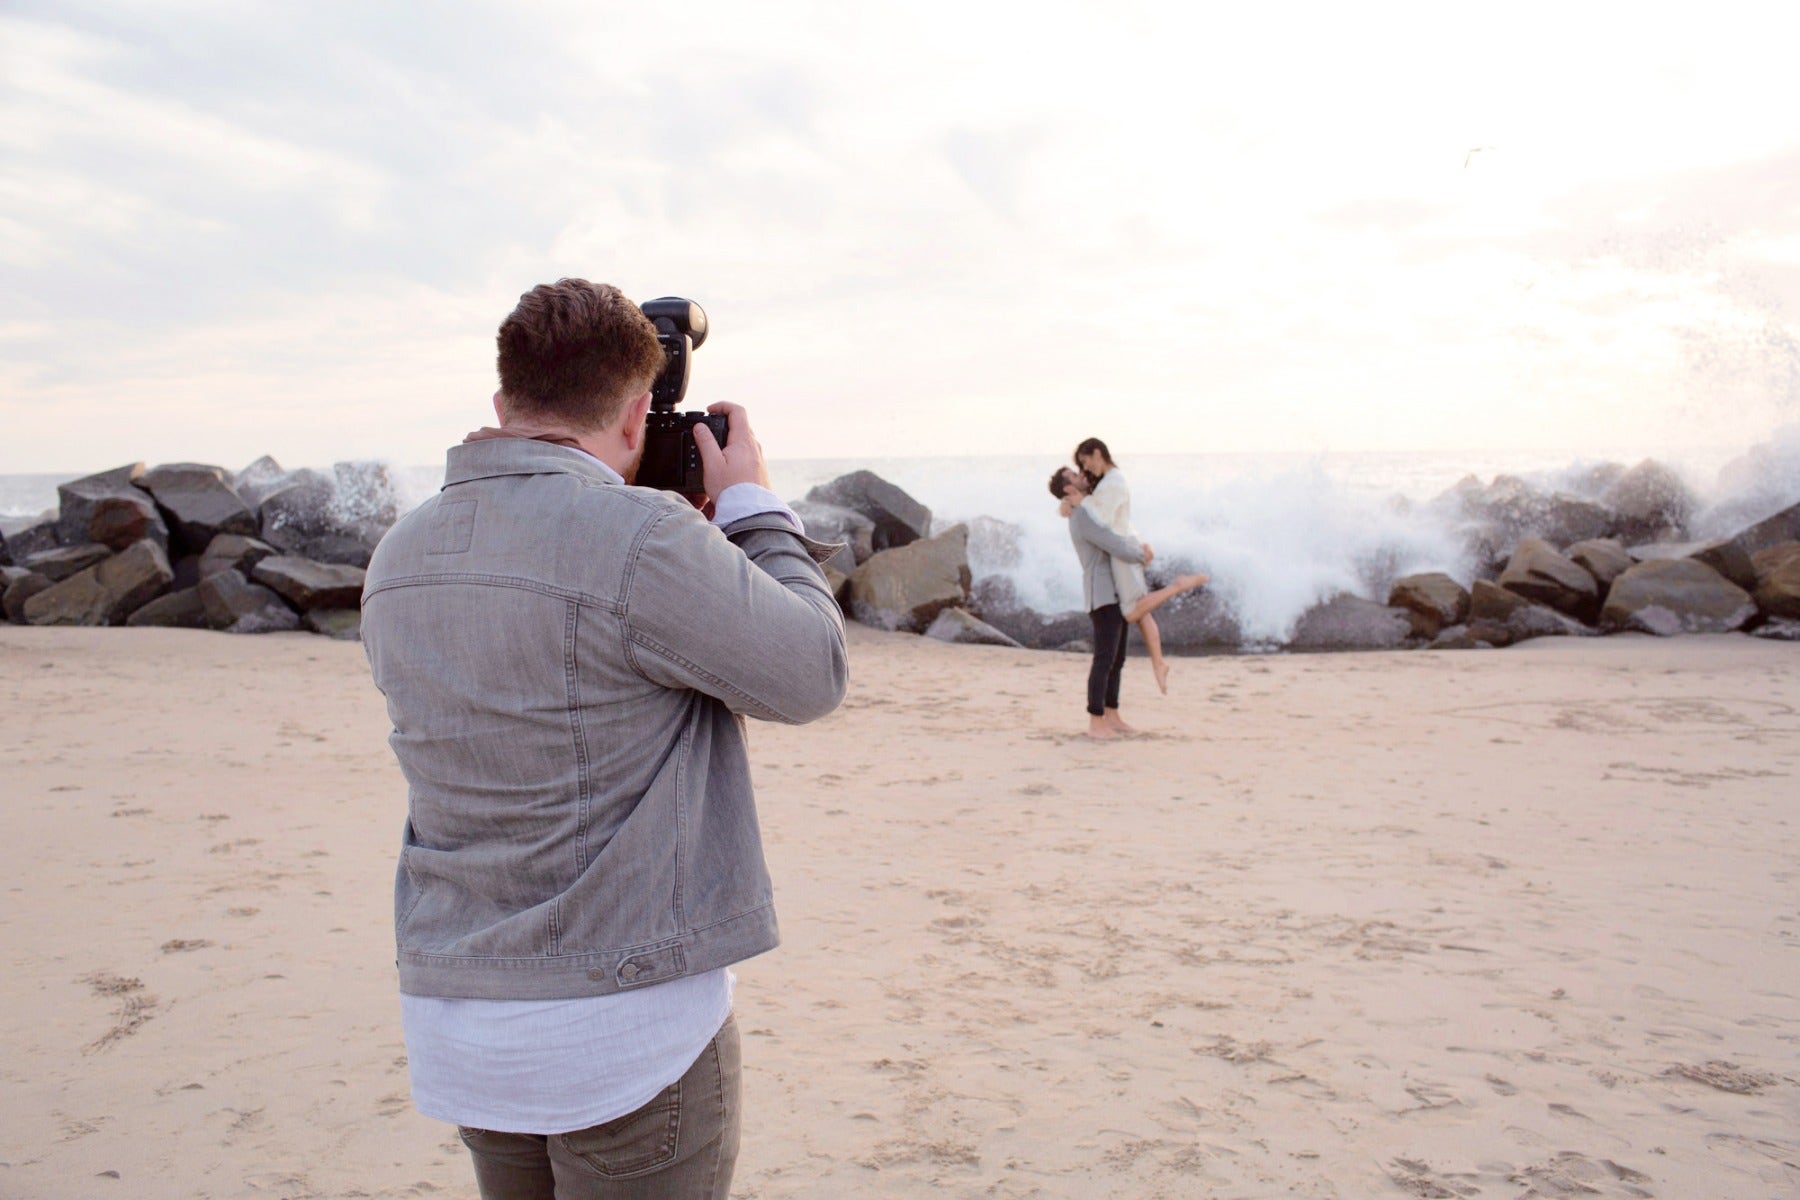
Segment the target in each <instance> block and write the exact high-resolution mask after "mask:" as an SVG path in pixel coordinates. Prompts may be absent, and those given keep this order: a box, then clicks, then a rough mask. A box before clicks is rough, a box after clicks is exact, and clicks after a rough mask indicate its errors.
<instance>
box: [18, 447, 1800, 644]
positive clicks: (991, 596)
mask: <svg viewBox="0 0 1800 1200" xmlns="http://www.w3.org/2000/svg"><path fill="white" fill-rule="evenodd" d="M57 490H58V500H59V504H58V507H57V509H56V510H55V511H52V512H48V513H45V514H43V515H42V516H41V517H40V518H39V519H37V520H35V521H30V522H25V523H23V524H18V523H15V524H14V525H13V526H12V528H11V530H10V532H6V533H5V534H4V535H0V613H4V616H5V619H6V620H8V621H11V622H14V623H19V624H34V625H133V626H145V625H160V626H170V627H178V628H194V629H215V630H223V631H227V632H232V633H259V632H269V631H278V630H309V631H311V632H314V633H319V634H324V635H326V636H330V637H341V638H354V637H357V636H358V627H359V623H360V616H359V612H358V605H359V602H360V597H361V594H362V585H363V574H364V569H365V568H366V567H367V566H368V563H369V557H370V555H371V554H372V553H373V551H374V549H375V545H376V543H377V542H379V541H380V539H381V536H382V534H383V533H385V532H386V531H387V529H388V527H389V526H391V525H392V524H393V522H394V521H395V519H396V518H397V516H398V514H399V498H398V496H397V494H396V491H395V488H394V483H393V480H392V478H391V477H390V475H389V473H388V471H387V469H386V468H385V467H383V466H382V465H380V464H377V463H339V464H337V465H335V466H333V467H332V468H330V469H329V470H325V471H316V470H297V471H287V470H284V469H283V468H282V467H281V466H280V464H278V463H277V462H275V460H273V459H271V458H261V459H258V460H257V461H256V462H253V463H251V464H250V465H249V466H247V467H245V468H244V469H243V470H241V471H238V472H235V473H234V472H230V471H227V470H224V469H223V468H220V467H215V466H207V465H203V464H197V463H170V464H165V465H162V466H158V467H153V468H148V469H147V468H146V467H145V466H144V464H142V463H132V464H129V465H127V466H123V467H117V468H114V469H113V470H110V471H103V472H100V473H99V474H96V475H90V476H87V477H86V478H83V479H77V480H74V481H72V482H70V483H65V484H63V485H62V486H61V487H60V488H58V489H57ZM1431 504H1432V506H1433V507H1434V508H1435V509H1436V510H1437V511H1438V512H1439V513H1440V514H1442V515H1444V516H1446V517H1447V518H1448V519H1449V520H1450V522H1451V523H1452V524H1453V525H1454V527H1455V528H1456V529H1457V531H1458V532H1459V534H1460V536H1461V537H1462V539H1463V543H1464V549H1465V552H1466V558H1467V561H1468V562H1470V563H1473V564H1474V571H1473V573H1472V575H1473V577H1472V578H1470V580H1469V584H1468V586H1464V584H1463V583H1461V582H1459V581H1458V580H1457V579H1455V578H1452V577H1451V576H1450V575H1449V574H1446V573H1443V572H1427V573H1422V574H1414V575H1408V576H1404V577H1401V578H1397V579H1391V580H1383V581H1381V583H1382V590H1381V591H1378V592H1376V594H1374V595H1354V594H1351V593H1348V592H1345V593H1340V594H1337V595H1334V596H1327V597H1324V598H1322V599H1321V600H1320V602H1319V603H1317V604H1315V605H1314V606H1313V607H1312V608H1311V609H1309V610H1308V611H1307V612H1305V613H1304V614H1302V615H1301V617H1300V619H1299V620H1298V621H1297V622H1296V624H1295V627H1294V629H1293V630H1292V631H1291V633H1290V636H1289V637H1288V639H1287V640H1286V641H1285V642H1284V643H1283V645H1284V646H1285V647H1286V648H1289V649H1295V650H1359V649H1398V648H1430V649H1471V648H1486V647H1497V646H1508V645H1512V644H1514V643H1516V642H1521V641H1525V640H1527V639H1530V638H1539V637H1583V636H1596V635H1601V634H1611V633H1625V632H1630V633H1647V634H1654V635H1658V636H1667V635H1671V634H1678V633H1693V632H1731V631H1744V632H1749V633H1754V634H1756V635H1757V636H1762V637H1776V638H1784V639H1790V640H1794V639H1800V504H1796V505H1792V506H1790V507H1788V508H1786V509H1783V510H1781V511H1779V512H1775V513H1773V514H1768V515H1762V514H1757V518H1756V519H1755V520H1754V521H1753V522H1751V523H1748V524H1746V525H1745V526H1744V527H1743V528H1742V529H1740V530H1739V531H1738V532H1737V533H1736V534H1734V535H1733V536H1731V537H1726V538H1715V539H1712V540H1708V541H1695V540H1692V539H1691V538H1690V536H1689V533H1690V530H1689V528H1688V523H1689V522H1690V521H1691V520H1692V518H1693V514H1694V513H1695V512H1696V511H1698V509H1699V505H1698V504H1697V503H1696V502H1695V498H1694V497H1693V496H1692V495H1691V494H1689V493H1688V491H1687V490H1686V488H1685V486H1684V485H1683V484H1682V482H1681V480H1680V478H1679V476H1677V475H1676V474H1675V472H1673V471H1671V470H1669V469H1668V468H1666V467H1664V466H1662V465H1661V464H1658V463H1656V462H1653V461H1646V462H1643V463H1640V464H1638V465H1637V466H1635V467H1631V468H1626V467H1625V466H1623V465H1621V464H1610V465H1606V466H1602V467H1597V468H1594V469H1593V471H1592V478H1590V479H1587V480H1585V481H1583V482H1582V485H1581V494H1579V495H1577V494H1574V493H1569V492H1546V491H1543V490H1541V489H1538V488H1536V487H1535V486H1534V485H1532V484H1531V483H1529V482H1527V481H1525V480H1523V479H1519V478H1517V477H1512V476H1499V477H1497V478H1495V479H1494V480H1492V481H1491V482H1489V483H1486V484H1483V483H1482V482H1481V481H1480V480H1478V479H1476V478H1474V477H1470V478H1467V479H1464V480H1463V481H1462V482H1460V483H1458V484H1457V485H1456V486H1455V487H1453V488H1451V489H1449V490H1448V491H1446V492H1445V493H1444V494H1443V495H1442V496H1440V497H1438V498H1437V499H1436V500H1434V501H1432V502H1431ZM792 507H793V509H794V512H795V513H796V515H798V516H799V517H800V519H801V520H802V522H803V523H804V524H805V526H806V529H807V532H808V533H809V534H810V535H812V536H813V537H815V538H819V539H820V540H823V541H830V542H839V543H842V544H843V547H844V548H843V549H842V550H841V551H839V553H838V554H837V555H836V556H835V557H833V558H832V559H831V560H830V561H829V562H827V563H826V565H825V573H826V577H827V579H828V581H829V582H830V585H831V587H832V589H833V593H834V594H835V595H836V597H837V599H838V603H839V604H840V605H841V606H842V607H843V609H844V612H845V614H846V615H847V616H849V617H850V618H851V619H852V620H856V621H860V622H863V623H865V624H868V625H872V626H875V627H877V628H880V629H887V630H895V631H905V632H911V633H917V634H921V635H924V636H928V637H932V638H936V639H940V640H943V641H950V642H957V643H965V644H980V645H998V646H1018V647H1026V648H1030V649H1054V650H1072V651H1073V650H1079V651H1083V652H1085V651H1086V650H1087V649H1088V640H1087V639H1088V637H1089V632H1090V627H1089V622H1088V619H1087V614H1085V613H1082V612H1074V611H1070V612H1059V613H1041V612H1037V611H1035V610H1033V609H1031V608H1030V607H1029V606H1027V605H1025V604H1024V603H1022V602H1021V601H1020V599H1019V597H1018V594H1017V592H1016V591H1015V589H1014V588H1013V586H1012V584H1011V581H1010V580H1009V579H1007V578H1006V577H1005V576H1004V575H1003V574H989V575H986V576H983V577H980V578H976V577H975V575H974V573H973V571H972V570H971V565H970V553H971V547H974V548H975V549H976V550H977V551H978V552H979V554H980V556H981V559H982V561H984V562H987V563H990V564H991V563H996V562H998V563H1002V564H1003V563H1004V562H1006V561H1007V551H1008V549H1009V547H1010V549H1011V553H1012V554H1013V557H1014V558H1015V559H1016V557H1017V538H1018V533H1019V531H1018V530H1017V529H1016V528H1015V527H1013V526H1010V525H1008V524H1007V523H1006V522H1004V521H998V520H995V519H993V518H989V517H982V518H977V519H976V520H974V521H972V522H969V523H968V524H956V525H950V526H948V527H945V526H943V525H942V524H941V523H939V522H934V521H933V519H932V514H931V510H930V509H929V508H927V507H926V506H925V505H924V504H921V503H920V502H919V501H918V500H916V499H915V498H914V497H912V496H910V495H908V494H907V493H906V492H905V491H904V490H902V489H901V488H899V487H897V486H895V485H894V484H892V483H890V482H888V481H887V480H885V479H882V478H881V477H880V476H879V475H876V474H875V473H873V472H871V471H866V470H865V471H855V472H852V473H851V474H848V475H844V476H840V477H839V478H837V479H834V480H832V481H831V482H829V483H826V484H822V485H821V486H819V487H816V488H813V489H812V490H811V491H810V492H809V493H808V494H807V495H806V497H805V498H804V499H800V500H796V501H794V502H793V505H792ZM1198 566H1200V564H1184V563H1180V562H1171V563H1163V562H1162V561H1161V560H1159V561H1158V564H1157V568H1156V570H1155V571H1153V572H1152V574H1153V580H1152V582H1153V583H1155V582H1159V580H1157V579H1155V578H1154V576H1155V575H1157V574H1158V573H1166V574H1169V575H1172V574H1174V573H1175V572H1177V571H1181V570H1186V569H1190V568H1193V567H1198ZM1070 570H1071V571H1073V570H1074V562H1073V559H1071V561H1070ZM1371 590H1373V588H1371ZM1157 620H1158V623H1159V625H1160V626H1161V627H1162V632H1163V643H1164V645H1165V646H1167V647H1169V648H1171V649H1175V650H1189V651H1194V650H1235V649H1240V648H1242V643H1243V637H1242V632H1241V630H1240V628H1239V625H1238V622H1237V619H1236V617H1235V616H1234V614H1233V613H1232V612H1231V610H1230V608H1229V606H1227V605H1226V604H1225V603H1224V602H1223V601H1221V600H1220V599H1219V597H1218V596H1217V595H1216V594H1215V593H1213V592H1212V591H1210V590H1203V591H1199V592H1190V593H1187V594H1185V595H1182V596H1179V597H1177V598H1176V599H1174V600H1172V601H1171V602H1170V603H1169V604H1167V605H1165V606H1164V607H1163V608H1162V609H1161V610H1160V611H1159V612H1158V614H1157Z"/></svg>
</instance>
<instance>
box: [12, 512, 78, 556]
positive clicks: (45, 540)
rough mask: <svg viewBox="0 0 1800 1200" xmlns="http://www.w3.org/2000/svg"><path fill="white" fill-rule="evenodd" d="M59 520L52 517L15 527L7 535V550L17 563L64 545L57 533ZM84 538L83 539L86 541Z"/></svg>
mask: <svg viewBox="0 0 1800 1200" xmlns="http://www.w3.org/2000/svg"><path fill="white" fill-rule="evenodd" d="M57 525H58V522H57V520H56V519H55V518H54V517H52V518H48V519H45V520H42V521H39V522H37V523H36V524H34V525H26V526H25V527H23V528H21V529H15V530H14V531H13V532H11V533H9V534H7V535H6V550H7V553H8V554H10V555H12V560H13V562H15V563H22V562H24V561H25V560H26V559H28V558H30V557H31V556H32V555H34V554H42V553H43V552H44V551H46V550H54V549H56V548H57V547H58V546H60V545H62V538H61V537H60V536H59V535H58V534H57ZM86 540H87V539H86V538H83V539H82V541H84V542H85V541H86Z"/></svg>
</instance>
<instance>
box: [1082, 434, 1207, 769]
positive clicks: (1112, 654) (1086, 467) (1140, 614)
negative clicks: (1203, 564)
mask: <svg viewBox="0 0 1800 1200" xmlns="http://www.w3.org/2000/svg"><path fill="white" fill-rule="evenodd" d="M1075 463H1076V466H1078V467H1080V468H1081V469H1080V470H1076V469H1075V467H1059V468H1057V470H1056V472H1055V473H1054V474H1052V475H1051V476H1050V494H1051V495H1052V496H1055V497H1056V498H1057V499H1058V500H1060V501H1061V502H1062V515H1063V516H1065V517H1067V518H1068V520H1069V539H1070V540H1071V541H1072V542H1074V543H1075V554H1076V557H1077V558H1079V559H1080V560H1081V595H1082V602H1083V603H1084V604H1085V605H1086V607H1087V610H1088V619H1089V620H1091V621H1092V622H1093V623H1094V661H1093V664H1092V666H1090V667H1089V668H1088V687H1087V710H1088V731H1087V735H1088V736H1089V737H1091V738H1096V739H1100V740H1108V739H1112V738H1116V737H1119V736H1120V735H1122V734H1128V733H1135V732H1136V730H1134V729H1133V728H1132V727H1131V726H1129V725H1127V724H1126V723H1125V722H1124V720H1123V719H1122V718H1120V716H1119V680H1120V676H1121V675H1122V674H1123V673H1124V669H1125V641H1126V636H1127V633H1128V631H1129V630H1130V627H1131V626H1132V625H1136V626H1137V627H1138V632H1139V633H1141V634H1142V635H1143V638H1144V646H1145V647H1146V648H1147V649H1148V650H1149V651H1150V669H1151V671H1152V672H1153V673H1154V674H1155V676H1156V686H1157V687H1158V688H1159V689H1161V690H1162V691H1164V692H1166V691H1168V690H1169V682H1168V681H1169V666H1168V664H1167V663H1166V662H1164V661H1163V655H1162V635H1161V633H1160V632H1159V631H1158V630H1157V628H1156V621H1155V619H1154V618H1153V617H1151V615H1150V614H1151V613H1152V612H1154V611H1155V610H1156V609H1158V608H1160V607H1161V606H1162V605H1163V604H1165V603H1167V602H1168V601H1169V600H1171V599H1173V598H1174V597H1176V596H1178V595H1180V594H1181V593H1182V592H1186V591H1191V590H1193V589H1194V588H1197V587H1199V586H1200V585H1201V584H1203V583H1205V582H1206V576H1204V575H1179V576H1177V577H1176V579H1175V582H1174V583H1172V584H1170V585H1169V586H1168V587H1164V588H1158V589H1156V590H1155V591H1151V590H1150V587H1149V584H1148V583H1147V582H1146V580H1145V578H1144V568H1145V567H1146V566H1148V565H1150V561H1151V560H1152V559H1153V558H1154V557H1155V551H1154V550H1152V549H1151V548H1150V547H1149V546H1148V545H1147V544H1145V543H1144V542H1142V541H1140V540H1139V538H1138V536H1137V531H1136V530H1135V529H1133V528H1132V525H1131V491H1130V489H1129V487H1128V486H1127V485H1126V483H1125V474H1124V472H1122V471H1120V470H1119V468H1118V465H1117V464H1116V463H1114V462H1113V460H1112V453H1111V452H1110V451H1109V450H1107V448H1106V443H1105V442H1102V441H1101V440H1100V439H1099V438H1089V439H1087V440H1086V441H1085V442H1082V443H1081V445H1079V446H1077V447H1075Z"/></svg>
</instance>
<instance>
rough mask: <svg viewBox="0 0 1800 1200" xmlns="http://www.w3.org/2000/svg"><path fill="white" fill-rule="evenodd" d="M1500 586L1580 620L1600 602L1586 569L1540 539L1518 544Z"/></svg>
mask: <svg viewBox="0 0 1800 1200" xmlns="http://www.w3.org/2000/svg"><path fill="white" fill-rule="evenodd" d="M1500 586H1501V587H1503V588H1505V589H1507V590H1508V591H1510V592H1515V593H1517V594H1518V595H1520V596H1523V597H1525V599H1527V600H1532V601H1535V602H1536V603H1538V604H1546V605H1549V606H1550V607H1551V608H1554V609H1555V610H1556V611H1557V612H1560V613H1567V614H1568V615H1569V616H1571V617H1574V618H1576V619H1577V620H1590V619H1592V618H1593V616H1594V612H1595V610H1596V609H1597V608H1598V607H1599V604H1600V590H1599V587H1598V585H1596V584H1595V582H1594V577H1593V576H1592V575H1590V574H1588V571H1587V568H1585V567H1583V566H1581V564H1579V563H1576V562H1574V561H1572V560H1570V559H1567V558H1564V557H1563V556H1562V555H1560V554H1558V553H1557V552H1556V551H1555V550H1553V549H1552V548H1551V547H1550V544H1549V543H1548V542H1546V541H1544V540H1543V539H1541V538H1526V539H1525V540H1524V541H1522V542H1520V543H1519V545H1518V548H1517V549H1515V550H1514V551H1513V555H1512V558H1511V560H1509V561H1508V562H1507V564H1506V570H1504V571H1502V572H1500Z"/></svg>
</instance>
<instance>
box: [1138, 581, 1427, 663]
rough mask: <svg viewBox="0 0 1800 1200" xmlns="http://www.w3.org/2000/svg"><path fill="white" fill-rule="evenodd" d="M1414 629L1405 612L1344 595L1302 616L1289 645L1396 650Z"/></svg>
mask: <svg viewBox="0 0 1800 1200" xmlns="http://www.w3.org/2000/svg"><path fill="white" fill-rule="evenodd" d="M1157 624H1158V625H1159V626H1160V625H1161V622H1160V621H1159V622H1157ZM1412 627H1413V626H1412V614H1411V613H1410V612H1408V611H1407V610H1406V609H1404V608H1389V607H1388V606H1387V605H1385V604H1377V603H1375V601H1373V600H1366V599H1364V598H1363V597H1361V596H1353V595H1351V594H1350V593H1348V592H1340V593H1339V594H1338V595H1336V596H1333V597H1332V598H1331V599H1330V600H1327V601H1326V602H1325V603H1323V604H1318V605H1314V606H1313V607H1312V608H1309V609H1307V610H1306V612H1304V613H1302V614H1301V615H1300V619H1299V621H1297V622H1295V624H1294V635H1293V637H1291V638H1289V639H1288V643H1287V644H1288V646H1289V647H1291V648H1292V649H1295V650H1395V649H1398V648H1400V647H1401V646H1404V645H1406V643H1407V640H1408V639H1409V638H1411V637H1412V636H1413V632H1412Z"/></svg>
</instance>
